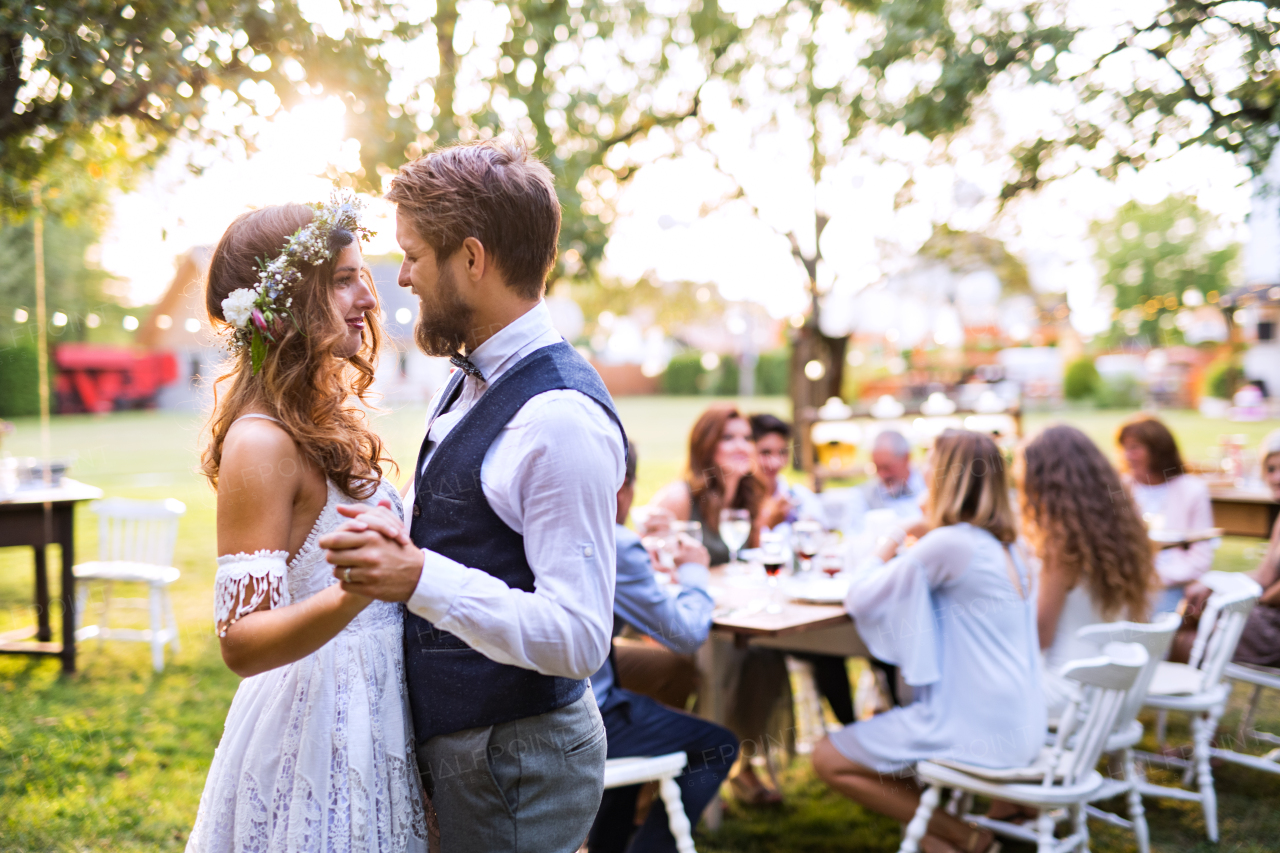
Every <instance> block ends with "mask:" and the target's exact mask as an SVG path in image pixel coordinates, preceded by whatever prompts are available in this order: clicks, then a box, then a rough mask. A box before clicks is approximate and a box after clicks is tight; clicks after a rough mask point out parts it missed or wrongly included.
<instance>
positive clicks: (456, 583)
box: [408, 391, 624, 678]
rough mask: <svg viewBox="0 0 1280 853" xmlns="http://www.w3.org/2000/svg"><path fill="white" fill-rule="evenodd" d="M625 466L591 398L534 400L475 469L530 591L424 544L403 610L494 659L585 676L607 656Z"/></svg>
mask: <svg viewBox="0 0 1280 853" xmlns="http://www.w3.org/2000/svg"><path fill="white" fill-rule="evenodd" d="M623 468H624V453H623V446H622V434H621V432H620V431H619V429H618V427H617V425H616V424H615V423H614V422H613V420H612V418H610V417H609V415H608V414H607V413H606V412H605V410H604V409H603V408H602V407H601V406H600V405H599V404H598V403H596V402H595V401H593V400H591V399H590V398H589V397H587V396H586V395H584V394H581V393H579V392H576V391H549V392H547V393H545V394H540V395H538V396H537V397H534V398H533V399H532V400H530V401H529V402H528V403H526V404H525V405H524V406H523V407H522V408H521V409H520V411H519V412H518V413H517V414H516V416H515V417H513V418H512V419H511V422H510V423H509V424H508V425H507V427H506V428H505V429H504V430H503V431H502V433H501V434H500V436H499V437H498V439H496V440H495V441H494V443H493V445H491V446H490V448H489V451H488V453H486V455H485V459H484V463H483V465H482V467H481V474H480V482H481V488H482V489H483V490H484V494H485V498H486V499H487V500H488V501H489V504H490V506H491V507H492V508H493V511H494V512H495V513H496V514H497V515H498V517H499V518H501V519H502V521H503V522H504V523H506V524H507V525H508V526H509V527H511V528H512V529H513V530H515V531H516V532H517V533H520V534H521V535H522V536H523V537H524V551H525V559H526V560H527V561H528V564H529V567H530V569H531V570H532V572H533V576H534V590H533V591H532V592H525V591H523V590H519V589H513V588H511V587H509V586H507V584H506V583H504V582H503V581H501V580H499V579H498V578H496V577H494V576H492V575H490V574H489V573H488V572H485V571H483V570H480V569H475V568H470V567H467V566H464V565H462V564H461V563H458V562H457V561H455V560H451V559H449V558H447V557H444V556H442V555H440V554H437V553H435V552H432V551H430V550H428V549H424V551H423V555H424V556H423V570H422V576H421V578H420V579H419V581H418V587H417V589H416V590H415V591H414V594H413V596H412V597H411V598H410V599H409V603H408V607H409V610H410V611H411V612H412V613H415V614H417V615H418V616H421V617H422V618H424V619H427V620H428V621H430V622H431V623H432V624H434V625H435V626H436V627H438V628H440V629H441V630H444V631H448V632H449V633H451V634H454V635H455V636H457V637H458V638H459V639H461V640H463V641H465V642H466V643H467V644H468V645H469V646H471V647H472V648H473V649H475V650H476V651H478V652H480V653H481V654H483V655H485V656H486V657H488V658H490V659H491V660H494V661H497V662H498V663H504V664H510V665H513V666H519V667H524V668H525V669H532V670H535V671H537V672H540V673H542V674H544V675H556V676H561V677H564V678H588V677H590V676H591V674H592V673H594V672H595V671H596V670H597V669H599V668H600V666H601V664H603V663H604V660H605V658H606V657H607V656H608V654H609V644H610V635H611V633H612V626H613V593H614V578H615V561H616V552H615V542H614V517H615V515H616V514H617V493H618V488H619V487H620V486H621V485H622V477H623Z"/></svg>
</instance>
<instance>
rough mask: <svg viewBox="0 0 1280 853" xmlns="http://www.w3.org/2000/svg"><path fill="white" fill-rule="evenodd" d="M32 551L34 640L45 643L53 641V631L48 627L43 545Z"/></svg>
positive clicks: (47, 580)
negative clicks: (33, 567)
mask: <svg viewBox="0 0 1280 853" xmlns="http://www.w3.org/2000/svg"><path fill="white" fill-rule="evenodd" d="M32 550H33V551H35V555H36V625H37V626H38V627H37V628H36V639H37V640H39V641H40V642H42V643H47V642H49V641H50V640H52V639H53V630H52V629H51V628H50V627H49V566H48V564H47V562H46V560H45V552H44V546H43V545H37V546H35V547H34V548H33V549H32Z"/></svg>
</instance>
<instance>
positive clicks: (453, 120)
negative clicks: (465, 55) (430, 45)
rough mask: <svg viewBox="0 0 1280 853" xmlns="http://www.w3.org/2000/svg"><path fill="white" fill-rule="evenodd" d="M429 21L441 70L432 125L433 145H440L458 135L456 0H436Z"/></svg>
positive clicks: (445, 143)
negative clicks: (455, 82) (456, 114)
mask: <svg viewBox="0 0 1280 853" xmlns="http://www.w3.org/2000/svg"><path fill="white" fill-rule="evenodd" d="M431 23H432V25H433V26H434V27H435V30H436V48H437V49H438V50H439V52H440V73H439V75H437V77H436V79H435V100H436V114H435V117H434V121H433V123H432V128H431V129H432V130H433V131H435V138H436V145H437V146H441V145H448V144H449V143H451V142H454V141H456V140H457V138H458V120H457V117H456V116H455V115H454V113H453V92H454V78H455V76H456V75H457V73H458V55H457V54H456V53H455V52H454V50H453V30H454V27H455V26H457V23H458V4H457V2H456V0H437V2H436V13H435V15H433V16H432V17H431Z"/></svg>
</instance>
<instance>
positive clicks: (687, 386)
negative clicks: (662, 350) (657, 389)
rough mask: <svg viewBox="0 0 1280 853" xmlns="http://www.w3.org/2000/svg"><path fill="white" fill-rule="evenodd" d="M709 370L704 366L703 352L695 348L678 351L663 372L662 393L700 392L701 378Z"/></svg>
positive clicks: (684, 393)
mask: <svg viewBox="0 0 1280 853" xmlns="http://www.w3.org/2000/svg"><path fill="white" fill-rule="evenodd" d="M706 372H707V371H706V369H705V368H703V366H702V354H701V353H699V352H696V351H694V350H686V351H685V352H680V353H676V354H675V355H674V356H672V357H671V361H670V362H669V363H668V364H667V369H666V371H665V372H664V373H663V374H662V393H664V394H680V395H690V394H700V393H702V388H700V387H699V385H700V383H699V380H700V379H701V378H702V376H703V374H705V373H706Z"/></svg>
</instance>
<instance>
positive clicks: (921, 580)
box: [813, 430, 1046, 853]
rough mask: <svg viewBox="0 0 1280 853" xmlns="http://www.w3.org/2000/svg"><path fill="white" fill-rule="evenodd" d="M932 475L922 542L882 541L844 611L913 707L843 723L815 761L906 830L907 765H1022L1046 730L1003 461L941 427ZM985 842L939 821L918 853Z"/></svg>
mask: <svg viewBox="0 0 1280 853" xmlns="http://www.w3.org/2000/svg"><path fill="white" fill-rule="evenodd" d="M930 467H931V471H930V474H929V476H928V477H927V478H926V480H927V481H928V483H929V494H928V502H927V505H926V511H925V520H926V522H927V523H928V526H929V528H930V530H929V532H927V533H926V534H925V535H924V536H923V537H921V539H920V541H919V542H917V543H916V544H915V545H914V546H912V547H910V548H908V549H907V550H905V551H903V552H902V553H901V554H900V555H897V556H895V555H896V554H897V551H898V547H899V541H898V540H899V538H900V537H884V538H882V539H881V541H880V543H879V544H878V545H877V553H876V555H875V556H874V557H872V558H869V559H868V560H867V561H866V562H864V563H863V565H862V566H861V567H860V568H859V569H858V570H857V572H856V573H855V575H854V577H853V580H852V582H851V583H850V585H849V594H848V598H846V600H845V608H846V609H847V610H848V611H849V613H850V615H852V616H853V618H854V620H855V621H856V622H857V625H858V633H859V634H860V635H861V637H862V639H863V641H864V642H865V643H866V645H867V648H868V649H869V650H870V652H871V653H872V654H873V655H875V656H876V657H878V658H880V659H882V660H885V661H889V662H890V663H894V664H897V665H898V667H899V668H900V670H901V673H902V677H903V679H904V680H905V681H906V682H907V683H908V684H910V685H911V686H912V687H913V689H914V693H915V701H914V702H913V703H912V704H910V705H908V706H906V707H905V708H894V709H893V710H890V711H887V712H885V713H883V714H880V715H878V716H875V717H872V718H871V719H870V720H866V721H864V722H860V723H854V724H853V725H851V726H846V727H845V728H844V729H842V730H840V731H839V732H835V733H833V734H831V735H830V736H828V737H827V738H826V739H825V740H823V741H822V742H821V743H819V744H818V746H817V748H816V749H815V750H814V754H813V765H814V769H815V770H816V771H817V773H818V775H819V776H820V777H821V778H822V779H823V780H825V781H826V782H827V783H828V784H829V785H831V786H832V787H834V788H835V789H836V790H838V791H839V792H840V793H842V794H844V795H845V796H848V797H850V798H851V799H853V800H856V801H857V802H859V803H862V804H863V805H864V806H866V807H868V808H870V809H874V810H875V811H879V812H882V813H884V814H887V815H889V816H890V817H892V818H894V819H896V820H899V821H901V822H903V823H906V822H907V821H909V820H910V819H911V817H912V815H914V814H915V810H916V807H917V805H918V804H919V802H920V789H919V786H918V785H916V783H915V781H914V779H912V778H911V770H912V767H913V766H914V765H915V763H916V762H918V761H923V760H926V759H954V760H959V761H964V762H967V763H970V764H976V765H980V766H983V767H1019V766H1025V765H1027V764H1030V763H1031V762H1032V761H1033V760H1034V759H1035V757H1036V756H1037V755H1038V754H1039V752H1040V747H1041V745H1042V744H1043V742H1044V734H1045V728H1046V724H1045V713H1044V702H1043V700H1042V698H1041V695H1040V691H1039V689H1038V686H1039V683H1040V655H1039V647H1038V643H1037V642H1036V622H1035V609H1034V602H1035V599H1034V590H1033V589H1032V583H1031V580H1032V579H1031V575H1030V572H1029V571H1028V570H1027V566H1026V563H1025V561H1024V560H1023V559H1022V557H1021V555H1020V554H1019V553H1018V550H1017V548H1016V547H1015V546H1014V544H1013V543H1014V540H1015V538H1016V533H1015V519H1014V514H1013V510H1012V508H1011V507H1010V505H1009V491H1008V484H1007V480H1006V477H1005V466H1004V459H1003V457H1002V456H1001V454H1000V450H999V448H998V447H996V444H995V442H994V441H992V439H991V437H990V436H987V435H983V434H981V433H976V432H967V431H961V430H947V431H946V432H944V433H942V434H941V435H940V436H938V438H937V439H936V440H935V442H934V445H933V450H932V451H931V453H930ZM992 843H993V836H992V834H991V833H990V832H989V831H987V830H983V829H978V828H976V827H974V826H971V825H969V824H967V823H964V822H962V821H960V820H958V819H957V818H955V817H953V816H952V815H950V814H947V813H945V812H941V811H939V812H935V814H934V816H933V819H932V820H931V821H930V823H929V831H928V834H927V835H926V836H925V838H924V840H923V841H922V843H921V847H922V849H923V850H925V851H927V853H938V852H939V851H956V850H963V851H968V853H977V851H984V850H987V849H988V848H990V846H991V845H992Z"/></svg>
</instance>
